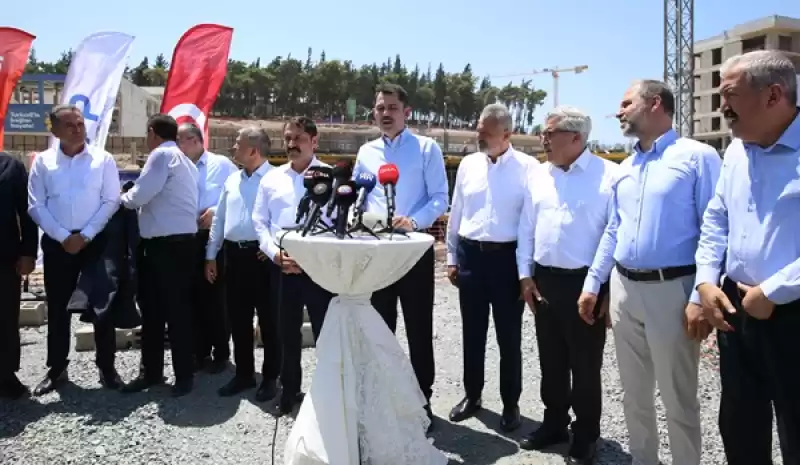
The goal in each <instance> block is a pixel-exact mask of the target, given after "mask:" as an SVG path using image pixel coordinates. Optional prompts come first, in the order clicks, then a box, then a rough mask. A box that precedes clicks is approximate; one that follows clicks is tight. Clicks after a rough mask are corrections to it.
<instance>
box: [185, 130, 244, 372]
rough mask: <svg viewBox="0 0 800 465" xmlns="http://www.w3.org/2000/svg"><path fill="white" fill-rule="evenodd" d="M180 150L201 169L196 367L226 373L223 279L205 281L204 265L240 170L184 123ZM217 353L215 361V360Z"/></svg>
mask: <svg viewBox="0 0 800 465" xmlns="http://www.w3.org/2000/svg"><path fill="white" fill-rule="evenodd" d="M178 147H180V149H181V151H182V152H183V153H184V154H185V155H186V156H187V157H189V159H190V160H192V161H193V162H194V164H195V166H196V167H197V174H198V176H197V190H198V197H197V212H198V213H197V214H198V218H197V228H198V230H197V246H196V250H197V251H196V253H197V255H198V257H197V269H196V270H195V275H194V277H193V280H194V291H193V292H192V315H193V318H194V363H195V367H196V368H197V369H205V370H206V371H208V372H210V373H220V372H222V371H223V370H224V369H225V367H226V365H227V363H228V360H229V359H230V346H229V341H230V329H229V328H228V319H227V317H226V314H225V313H226V310H225V296H224V294H223V292H224V291H223V287H224V286H223V276H219V277H218V279H216V280H214V282H209V281H208V280H207V279H206V278H205V272H204V264H205V258H206V245H207V244H208V234H209V232H208V230H209V228H211V221H212V219H213V218H214V211H215V210H216V208H217V202H219V198H220V195H221V194H222V188H223V186H224V185H225V181H226V180H227V179H228V177H230V175H231V174H233V173H236V172H237V171H238V169H237V168H236V165H234V164H233V162H232V161H230V160H229V159H228V157H225V156H222V155H217V154H216V153H211V152H209V151H208V150H206V149H205V145H204V141H203V130H202V129H200V127H198V126H197V125H195V124H192V123H184V124H182V125H180V127H179V128H178ZM218 259H219V261H220V263H219V266H218V268H219V269H220V270H224V269H225V265H224V260H223V259H224V256H223V255H220V256H219V257H218ZM212 353H213V358H212Z"/></svg>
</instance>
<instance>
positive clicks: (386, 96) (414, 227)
mask: <svg viewBox="0 0 800 465" xmlns="http://www.w3.org/2000/svg"><path fill="white" fill-rule="evenodd" d="M373 115H374V117H375V121H377V122H378V124H379V125H380V128H381V137H379V138H378V139H375V140H373V141H370V142H367V143H366V144H364V145H362V146H361V148H359V149H358V155H357V156H356V163H355V167H354V170H353V172H354V175H355V176H358V174H359V173H361V172H369V173H373V174H377V173H378V170H379V169H380V167H381V166H382V165H384V164H386V163H393V164H395V165H396V166H397V168H398V171H399V172H400V179H399V181H398V183H397V189H396V192H397V197H396V200H395V208H396V215H395V217H394V224H393V225H392V226H394V227H395V228H398V229H403V230H406V231H423V230H425V229H428V228H430V227H431V226H432V225H433V223H434V222H435V221H436V220H437V219H438V218H439V217H440V216H441V215H443V214H444V213H445V212H446V211H447V204H448V200H449V199H448V192H449V191H448V186H447V173H446V171H445V167H444V157H443V156H442V150H441V149H440V148H439V145H438V144H437V143H436V141H434V140H433V139H431V138H428V137H423V136H419V135H417V134H414V133H412V132H411V131H410V130H408V129H407V128H406V118H408V117H409V116H410V115H411V107H410V106H408V92H406V90H405V89H403V88H402V87H401V86H398V85H396V84H381V85H379V86H378V88H377V89H376V92H375V108H374V109H373ZM367 209H368V210H369V211H373V212H385V211H386V192H385V190H384V188H383V186H382V185H380V184H378V185H377V186H375V189H373V190H372V192H371V193H370V194H369V196H368V197H367ZM434 261H435V260H434V254H433V247H431V248H430V249H429V250H428V251H427V252H426V253H425V255H423V257H422V258H421V259H420V260H419V261H418V262H417V264H416V265H414V267H413V268H412V269H411V271H409V272H408V273H407V274H406V275H405V276H404V277H402V278H401V279H400V280H399V281H397V282H396V283H394V284H392V285H391V286H389V287H387V288H385V289H381V290H379V291H377V292H375V293H374V294H372V305H373V306H374V307H375V309H376V310H377V311H378V313H380V315H381V316H382V317H383V319H384V320H385V321H386V324H387V325H388V326H389V329H391V330H392V332H395V330H396V329H397V301H398V299H399V300H400V303H401V304H402V305H403V320H404V321H405V325H406V336H407V337H408V348H409V352H410V358H411V365H412V366H413V367H414V373H416V375H417V381H418V382H419V387H420V389H422V393H423V394H424V395H425V398H427V399H428V400H430V397H431V394H432V392H433V390H432V389H433V378H434V372H435V366H434V359H433V292H434ZM426 410H427V412H428V416H429V417H430V418H431V419H433V413H432V412H431V408H430V404H428V406H427V407H426ZM430 427H433V422H431V425H430Z"/></svg>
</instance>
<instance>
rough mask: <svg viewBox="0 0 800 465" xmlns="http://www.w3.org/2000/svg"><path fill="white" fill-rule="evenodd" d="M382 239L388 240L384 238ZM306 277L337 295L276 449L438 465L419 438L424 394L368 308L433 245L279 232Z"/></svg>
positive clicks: (315, 462) (288, 454)
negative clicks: (310, 372)
mask: <svg viewBox="0 0 800 465" xmlns="http://www.w3.org/2000/svg"><path fill="white" fill-rule="evenodd" d="M383 237H386V236H383ZM280 243H281V246H282V247H283V248H285V249H286V252H287V253H288V254H289V256H291V257H293V258H294V259H295V260H296V261H297V263H298V264H299V265H300V267H301V268H303V270H304V271H305V272H306V273H308V275H309V276H310V277H311V279H312V280H314V282H316V283H317V284H319V285H320V286H322V287H323V288H325V289H327V290H328V291H330V292H333V293H335V294H338V296H337V297H334V298H333V300H332V301H331V304H330V306H329V307H328V312H327V314H326V316H325V323H324V325H323V327H322V332H321V334H320V337H319V340H318V341H317V346H316V356H317V368H316V371H315V372H314V377H313V380H312V384H311V388H310V390H309V392H308V395H306V397H305V400H304V401H303V404H302V406H301V407H300V412H299V413H298V415H297V419H296V421H295V423H294V427H293V428H292V431H291V433H290V434H289V439H288V441H287V443H286V448H285V451H284V464H285V465H323V464H325V465H359V464H364V465H445V464H446V463H447V458H446V457H445V456H444V454H442V453H441V452H440V451H439V450H437V449H436V448H435V447H434V446H433V445H432V444H431V442H430V441H429V440H428V439H427V438H426V437H425V431H426V429H427V426H428V424H429V421H430V420H429V419H428V417H427V415H426V413H425V410H424V406H425V404H426V400H425V396H424V395H423V394H422V392H421V391H420V389H419V385H418V383H417V379H416V376H415V375H414V371H413V369H412V368H411V362H410V361H409V360H408V357H407V356H406V354H405V352H403V349H402V347H400V344H399V343H398V342H397V339H396V338H395V336H394V334H392V332H391V331H390V330H389V328H388V326H387V325H386V323H385V322H384V321H383V319H382V318H381V316H380V315H379V314H378V312H377V311H376V310H375V309H374V308H373V307H372V305H371V304H370V295H371V293H372V292H374V291H376V290H379V289H382V288H384V287H386V286H389V285H390V284H392V283H394V282H396V281H397V280H399V279H400V278H401V277H402V276H403V275H405V274H406V273H407V272H408V271H409V270H410V269H411V267H413V266H414V264H416V263H417V261H419V259H420V258H421V257H422V255H423V254H424V253H425V251H426V250H428V249H429V248H430V247H431V246H432V244H433V238H432V237H431V236H429V235H427V234H420V233H411V234H409V235H408V236H403V235H396V234H395V235H393V236H392V237H391V239H389V238H388V237H386V238H385V239H380V240H378V239H375V238H372V237H368V236H367V237H356V238H346V239H337V238H336V237H332V236H330V235H322V236H306V237H302V236H301V235H300V234H298V233H296V232H290V233H287V234H286V235H284V236H283V237H281V239H280Z"/></svg>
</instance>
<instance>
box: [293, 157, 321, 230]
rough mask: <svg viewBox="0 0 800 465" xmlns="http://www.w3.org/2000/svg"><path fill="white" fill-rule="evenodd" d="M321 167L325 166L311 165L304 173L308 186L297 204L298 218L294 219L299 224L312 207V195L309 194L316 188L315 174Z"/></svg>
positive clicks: (305, 185) (304, 182)
mask: <svg viewBox="0 0 800 465" xmlns="http://www.w3.org/2000/svg"><path fill="white" fill-rule="evenodd" d="M320 168H325V167H323V166H312V167H309V168H308V169H307V170H306V172H305V174H304V175H303V186H304V187H305V188H306V193H305V194H303V197H302V198H301V199H300V203H299V204H297V218H295V220H294V222H295V223H296V224H299V223H300V220H302V219H303V217H304V216H305V215H307V214H308V210H309V209H311V196H310V195H309V192H310V191H311V189H313V188H314V183H315V182H316V181H315V180H314V175H315V174H316V172H317V171H318V170H319V169H320Z"/></svg>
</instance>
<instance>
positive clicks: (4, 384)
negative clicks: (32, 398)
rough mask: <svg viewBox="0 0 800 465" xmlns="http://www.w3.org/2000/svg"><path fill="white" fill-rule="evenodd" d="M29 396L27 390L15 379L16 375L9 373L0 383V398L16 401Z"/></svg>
mask: <svg viewBox="0 0 800 465" xmlns="http://www.w3.org/2000/svg"><path fill="white" fill-rule="evenodd" d="M28 394H29V392H28V388H27V387H25V385H24V384H22V382H21V381H20V380H19V378H17V375H16V374H14V373H11V374H10V375H8V376H6V377H4V378H3V380H2V381H0V397H2V398H5V399H10V400H17V399H21V398H22V397H25V396H27V395H28Z"/></svg>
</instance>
